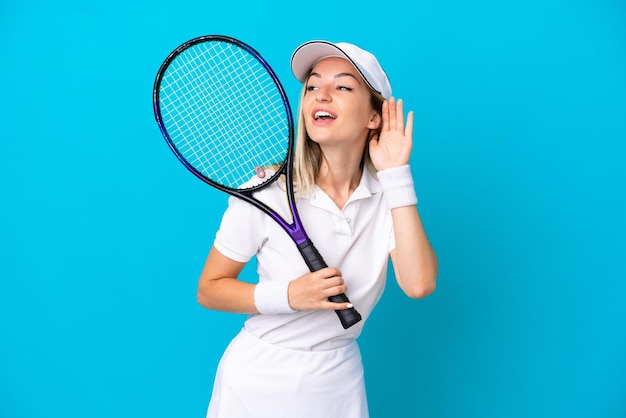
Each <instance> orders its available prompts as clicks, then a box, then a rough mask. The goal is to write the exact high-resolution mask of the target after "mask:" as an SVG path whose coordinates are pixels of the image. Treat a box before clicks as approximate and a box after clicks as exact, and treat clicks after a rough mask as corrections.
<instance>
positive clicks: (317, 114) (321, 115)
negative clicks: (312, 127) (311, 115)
mask: <svg viewBox="0 0 626 418" xmlns="http://www.w3.org/2000/svg"><path fill="white" fill-rule="evenodd" d="M319 118H331V119H335V118H334V116H333V115H331V114H330V113H328V112H325V111H323V110H320V111H318V112H315V120H317V119H319Z"/></svg>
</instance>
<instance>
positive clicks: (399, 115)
mask: <svg viewBox="0 0 626 418" xmlns="http://www.w3.org/2000/svg"><path fill="white" fill-rule="evenodd" d="M382 113H383V115H382V119H383V126H382V130H383V131H400V132H403V133H404V132H405V125H404V103H403V101H402V99H398V100H396V99H395V98H394V97H391V98H389V100H385V101H384V102H383V108H382ZM412 113H413V112H409V116H408V117H409V118H410V120H407V128H408V127H409V123H410V124H411V127H412V124H413V117H412V116H411V115H412Z"/></svg>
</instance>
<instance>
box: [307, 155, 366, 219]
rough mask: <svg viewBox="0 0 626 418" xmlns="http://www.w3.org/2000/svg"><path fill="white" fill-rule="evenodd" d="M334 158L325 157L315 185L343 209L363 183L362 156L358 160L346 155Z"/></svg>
mask: <svg viewBox="0 0 626 418" xmlns="http://www.w3.org/2000/svg"><path fill="white" fill-rule="evenodd" d="M332 157H333V156H328V155H326V154H325V155H324V157H323V160H322V164H321V165H320V170H319V172H318V174H317V178H316V179H315V183H316V184H317V185H318V187H319V188H320V189H322V190H323V191H324V192H325V193H326V194H327V195H328V196H329V197H330V198H331V199H332V200H333V201H334V202H335V204H336V205H337V207H339V208H340V209H341V208H343V207H344V206H345V204H346V202H347V201H348V199H349V198H350V196H351V195H352V192H354V191H355V190H356V188H357V187H359V183H360V182H361V175H362V173H363V169H362V168H361V156H360V155H359V158H358V159H356V158H350V157H349V156H346V155H343V156H334V158H332Z"/></svg>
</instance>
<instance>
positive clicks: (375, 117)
mask: <svg viewBox="0 0 626 418" xmlns="http://www.w3.org/2000/svg"><path fill="white" fill-rule="evenodd" d="M380 119H381V118H380V113H378V112H376V111H375V110H373V111H372V117H371V118H370V120H369V122H368V123H367V127H368V129H378V128H379V127H380Z"/></svg>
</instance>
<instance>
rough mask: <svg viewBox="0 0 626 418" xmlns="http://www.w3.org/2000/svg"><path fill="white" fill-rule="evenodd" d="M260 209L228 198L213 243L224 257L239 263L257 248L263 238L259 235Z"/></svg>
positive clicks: (247, 259)
mask: <svg viewBox="0 0 626 418" xmlns="http://www.w3.org/2000/svg"><path fill="white" fill-rule="evenodd" d="M259 214H263V212H261V211H260V210H258V209H257V208H255V207H254V206H252V205H251V204H249V203H247V202H245V201H243V200H241V199H239V198H236V197H232V196H231V197H230V198H229V199H228V208H227V209H226V211H225V212H224V215H223V216H222V221H221V224H220V228H219V230H218V231H217V233H216V235H215V241H214V243H213V245H214V246H215V248H217V250H218V251H219V252H220V253H222V254H223V255H225V256H226V257H228V258H230V259H232V260H235V261H238V262H240V263H246V262H248V261H249V260H250V259H251V258H252V257H253V256H254V255H255V254H256V253H257V251H258V250H259V248H260V247H261V244H262V242H263V238H261V237H260V235H259V229H260V219H258V218H259Z"/></svg>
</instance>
